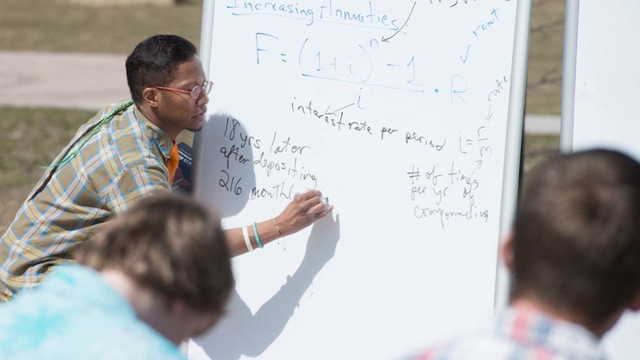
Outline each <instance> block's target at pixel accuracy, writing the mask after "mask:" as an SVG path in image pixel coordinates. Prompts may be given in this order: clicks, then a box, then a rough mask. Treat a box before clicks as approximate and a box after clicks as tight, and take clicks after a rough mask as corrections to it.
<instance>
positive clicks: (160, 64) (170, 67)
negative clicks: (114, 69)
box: [125, 35, 197, 104]
mask: <svg viewBox="0 0 640 360" xmlns="http://www.w3.org/2000/svg"><path fill="white" fill-rule="evenodd" d="M196 55H197V50H196V47H195V46H194V45H193V44H192V43H191V42H189V40H186V39H184V38H182V37H180V36H177V35H155V36H152V37H150V38H148V39H146V40H144V41H142V42H141V43H140V44H138V45H137V46H136V48H135V49H133V52H132V53H131V55H129V57H127V61H126V63H125V66H126V69H127V83H128V84H129V91H130V92H131V98H132V99H133V101H134V102H136V103H138V104H139V103H141V102H142V91H143V90H144V89H145V88H147V87H149V86H166V85H167V84H169V83H170V82H171V81H172V80H173V77H174V75H175V72H176V70H177V68H178V66H179V65H180V64H182V63H185V62H187V61H189V60H191V59H192V58H193V57H194V56H196Z"/></svg>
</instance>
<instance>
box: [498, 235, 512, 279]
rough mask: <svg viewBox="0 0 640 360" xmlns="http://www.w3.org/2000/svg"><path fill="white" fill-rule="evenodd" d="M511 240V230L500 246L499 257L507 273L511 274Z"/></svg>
mask: <svg viewBox="0 0 640 360" xmlns="http://www.w3.org/2000/svg"><path fill="white" fill-rule="evenodd" d="M513 238H514V232H513V230H512V231H510V232H509V234H508V235H507V237H506V238H505V239H504V240H503V241H502V245H501V246H500V257H502V261H503V262H504V265H505V266H506V267H507V269H509V272H511V273H513V269H514V266H513Z"/></svg>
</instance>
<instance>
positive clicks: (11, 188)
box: [0, 106, 95, 234]
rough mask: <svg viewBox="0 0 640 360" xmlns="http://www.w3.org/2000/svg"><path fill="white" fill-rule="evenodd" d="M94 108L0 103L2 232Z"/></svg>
mask: <svg viewBox="0 0 640 360" xmlns="http://www.w3.org/2000/svg"><path fill="white" fill-rule="evenodd" d="M93 115H95V111H81V110H64V109H49V108H33V109H32V108H14V107H6V106H0V193H2V211H0V234H1V233H4V231H5V230H6V228H7V226H8V225H9V223H10V222H11V220H13V216H14V215H15V213H16V211H17V210H18V208H19V207H20V205H21V203H22V201H23V200H24V199H25V198H26V196H27V195H28V193H29V191H30V190H31V188H32V187H33V186H34V185H35V184H36V182H37V181H38V179H40V177H41V176H42V174H43V173H44V171H45V170H44V169H43V166H48V165H49V164H50V163H51V161H53V159H54V158H55V156H56V155H57V154H58V153H59V152H60V150H62V148H63V147H64V146H65V145H66V144H67V143H68V142H69V140H70V139H71V137H72V136H73V135H74V134H75V132H76V130H77V129H78V127H79V126H80V125H81V124H84V123H85V122H87V121H88V120H89V119H90V118H91V117H92V116H93Z"/></svg>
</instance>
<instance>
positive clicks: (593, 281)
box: [422, 150, 640, 359]
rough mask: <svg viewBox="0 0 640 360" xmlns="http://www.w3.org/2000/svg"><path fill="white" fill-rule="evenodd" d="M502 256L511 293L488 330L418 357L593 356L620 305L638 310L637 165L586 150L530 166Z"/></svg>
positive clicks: (639, 224) (639, 199)
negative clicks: (510, 274) (484, 333)
mask: <svg viewBox="0 0 640 360" xmlns="http://www.w3.org/2000/svg"><path fill="white" fill-rule="evenodd" d="M502 257H503V260H504V262H505V264H506V266H507V268H508V269H509V270H510V271H511V273H512V276H513V277H512V284H511V288H512V298H511V304H510V308H509V309H507V310H506V311H505V312H504V313H503V314H499V316H497V319H496V323H495V324H494V328H493V329H492V333H489V334H486V336H484V337H476V338H468V339H464V338H462V339H461V340H460V341H459V342H452V343H450V344H447V345H445V346H443V347H436V348H433V349H430V350H429V351H427V352H426V353H424V354H423V355H422V358H424V359H472V358H473V359H485V358H486V359H502V358H510V357H509V356H512V355H514V354H516V353H520V354H521V355H522V356H523V357H522V358H527V359H529V358H538V357H535V356H541V357H539V358H545V359H546V358H554V359H555V358H558V357H560V358H563V359H564V358H576V359H592V358H593V359H596V358H597V359H600V358H601V357H602V356H603V355H602V354H601V350H600V349H599V348H598V340H599V339H600V338H601V337H602V336H603V335H604V334H605V333H606V332H607V331H608V330H609V329H611V327H612V326H613V325H615V323H616V322H617V321H618V319H619V318H620V316H621V315H622V313H623V312H624V311H625V310H626V309H630V310H634V311H635V310H638V309H640V164H638V162H636V161H635V160H633V159H631V158H630V157H628V156H626V155H624V154H621V153H619V152H615V151H609V150H591V151H584V152H577V153H573V154H567V155H558V156H556V157H555V158H553V159H551V160H550V161H548V162H547V163H545V164H543V165H541V166H539V167H538V168H536V169H535V170H534V171H533V172H532V173H531V174H530V175H529V176H528V179H527V184H526V187H525V189H524V193H523V195H522V198H521V201H520V203H519V207H518V212H517V215H516V221H515V227H514V229H513V232H512V233H511V235H510V236H509V237H508V238H507V239H506V241H505V242H504V245H503V248H502ZM463 344H466V346H469V347H468V348H466V349H464V351H463V349H462V346H465V345H463ZM529 356H533V357H529Z"/></svg>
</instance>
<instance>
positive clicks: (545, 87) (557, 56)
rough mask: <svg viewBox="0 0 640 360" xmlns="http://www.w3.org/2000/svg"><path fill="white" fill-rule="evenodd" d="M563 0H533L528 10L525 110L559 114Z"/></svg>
mask: <svg viewBox="0 0 640 360" xmlns="http://www.w3.org/2000/svg"><path fill="white" fill-rule="evenodd" d="M564 5H565V3H564V1H562V0H536V1H534V3H533V10H532V14H531V29H532V30H531V35H530V39H529V66H528V76H527V84H528V85H527V112H528V113H530V114H552V115H558V114H560V99H561V96H560V95H561V85H562V82H561V80H562V52H563V37H564Z"/></svg>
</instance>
